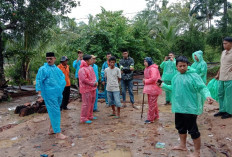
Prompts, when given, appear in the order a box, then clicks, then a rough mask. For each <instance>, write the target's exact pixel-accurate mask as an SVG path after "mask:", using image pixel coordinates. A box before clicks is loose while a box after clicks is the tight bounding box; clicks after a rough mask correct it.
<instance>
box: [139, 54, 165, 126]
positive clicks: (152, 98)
mask: <svg viewBox="0 0 232 157" xmlns="http://www.w3.org/2000/svg"><path fill="white" fill-rule="evenodd" d="M144 65H145V70H144V79H143V84H144V89H143V93H144V94H147V97H148V106H149V109H148V114H147V120H146V121H145V123H153V122H154V121H155V119H159V110H158V105H157V100H158V96H159V95H160V94H161V93H162V89H161V88H160V87H158V86H157V85H156V82H157V81H158V80H159V79H160V73H159V70H158V65H156V64H154V63H153V61H152V58H151V57H146V58H145V59H144Z"/></svg>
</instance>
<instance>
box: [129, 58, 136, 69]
mask: <svg viewBox="0 0 232 157" xmlns="http://www.w3.org/2000/svg"><path fill="white" fill-rule="evenodd" d="M131 60H132V62H131V64H130V70H131V71H134V70H135V68H134V65H135V61H134V59H133V58H131Z"/></svg>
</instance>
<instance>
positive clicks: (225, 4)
mask: <svg viewBox="0 0 232 157" xmlns="http://www.w3.org/2000/svg"><path fill="white" fill-rule="evenodd" d="M227 21H228V16H227V0H224V16H223V35H224V36H225V35H227Z"/></svg>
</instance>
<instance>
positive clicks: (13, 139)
mask: <svg viewBox="0 0 232 157" xmlns="http://www.w3.org/2000/svg"><path fill="white" fill-rule="evenodd" d="M17 139H18V137H17V136H16V137H13V138H11V139H10V140H11V141H15V140H17Z"/></svg>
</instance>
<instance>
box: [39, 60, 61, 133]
mask: <svg viewBox="0 0 232 157" xmlns="http://www.w3.org/2000/svg"><path fill="white" fill-rule="evenodd" d="M65 85H66V81H65V76H64V74H63V72H62V71H61V70H60V69H59V68H58V67H57V66H56V65H49V64H48V63H45V64H44V65H43V66H42V67H40V68H39V71H38V73H37V75H36V91H41V95H42V97H43V99H44V101H45V105H46V108H47V111H48V115H49V118H50V121H51V125H52V128H53V131H54V133H60V132H61V129H60V121H61V114H60V105H61V102H62V97H63V96H62V93H63V90H64V87H65Z"/></svg>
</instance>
